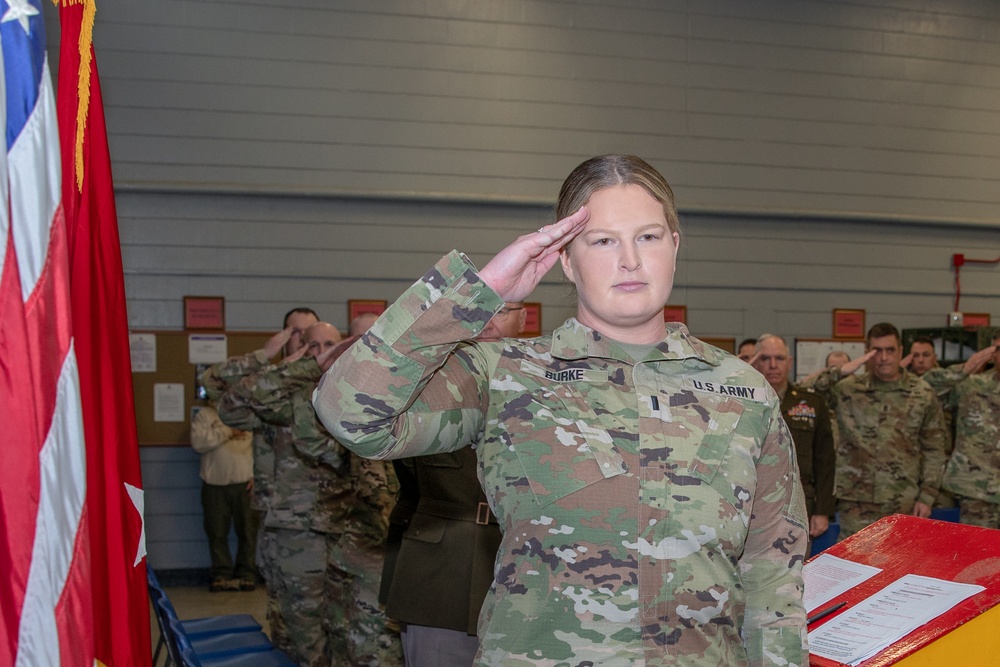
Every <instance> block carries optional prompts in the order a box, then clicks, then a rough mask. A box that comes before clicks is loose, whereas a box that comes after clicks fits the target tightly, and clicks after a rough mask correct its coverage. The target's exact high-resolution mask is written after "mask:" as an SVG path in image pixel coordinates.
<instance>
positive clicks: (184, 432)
mask: <svg viewBox="0 0 1000 667" xmlns="http://www.w3.org/2000/svg"><path fill="white" fill-rule="evenodd" d="M129 333H134V334H149V335H153V336H155V340H156V370H155V371H152V372H135V370H134V366H133V373H132V387H133V391H134V393H135V423H136V428H137V429H138V432H139V444H140V445H190V444H191V437H190V436H191V408H192V407H194V406H200V405H205V403H206V402H205V401H204V400H199V399H197V398H196V397H195V373H196V367H195V364H192V363H190V362H189V361H188V336H189V335H198V333H197V332H190V331H131V332H129ZM273 335H274V334H273V332H272V333H257V332H243V331H240V332H227V333H226V334H225V336H226V348H227V351H226V354H227V355H228V356H230V357H231V356H235V355H240V354H246V353H248V352H253V351H254V350H259V349H260V348H262V347H264V343H266V342H267V340H268V339H269V338H270V337H271V336H273ZM158 384H159V385H176V384H180V385H183V390H182V392H181V393H182V397H183V405H182V406H180V408H181V409H182V410H183V420H182V421H157V420H156V419H155V416H156V415H155V414H154V393H155V391H156V386H157V385H158ZM108 399H109V400H113V399H114V389H113V388H111V387H109V388H108Z"/></svg>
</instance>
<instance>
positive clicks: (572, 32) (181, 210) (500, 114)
mask: <svg viewBox="0 0 1000 667" xmlns="http://www.w3.org/2000/svg"><path fill="white" fill-rule="evenodd" d="M46 11H47V12H49V16H50V22H49V24H50V26H52V21H51V11H50V9H49V8H46ZM95 34H96V46H97V53H98V64H99V67H100V72H101V77H102V83H103V86H104V94H105V104H106V112H107V119H108V126H109V132H110V136H111V148H112V157H113V160H114V169H115V178H116V183H117V188H118V193H119V197H118V205H119V215H120V225H121V234H122V242H123V254H124V261H125V272H126V288H127V294H128V299H129V315H130V320H131V322H132V325H133V326H134V327H136V328H168V329H172V328H179V327H180V326H181V297H183V296H184V295H188V294H206V295H223V296H225V297H226V303H227V322H228V323H229V325H230V327H231V328H233V329H248V330H267V329H271V328H275V327H276V326H277V325H278V320H279V319H280V316H281V314H283V313H284V311H285V310H286V309H287V307H288V306H289V305H291V304H300V303H306V304H312V305H314V306H315V307H316V308H317V310H318V311H319V312H320V314H321V315H322V316H324V317H325V318H326V319H329V320H330V321H332V322H334V323H335V324H337V325H339V326H341V327H344V326H345V325H346V301H347V299H350V298H377V299H390V300H391V299H392V298H394V297H395V296H396V295H398V294H399V292H400V291H402V289H404V288H405V286H406V285H407V284H409V282H410V281H412V279H414V278H415V277H416V276H418V275H419V274H420V273H422V272H423V271H424V269H425V268H426V267H427V266H429V265H430V264H431V263H432V262H433V261H434V259H436V257H437V256H439V255H440V254H442V253H443V252H444V251H446V250H448V249H450V248H452V247H458V248H461V249H463V250H466V251H467V252H468V253H469V254H470V255H471V256H472V257H473V259H474V260H476V261H477V262H480V263H482V262H483V261H485V260H486V259H487V258H488V257H489V256H490V254H491V253H492V252H493V251H495V250H496V249H498V248H499V247H501V245H502V244H503V243H504V242H505V241H506V240H507V239H509V238H512V237H513V236H515V235H516V234H519V233H523V232H525V231H528V230H531V229H534V228H536V227H537V226H538V225H539V223H540V222H544V221H545V220H546V219H547V217H548V215H549V208H550V206H551V202H552V200H553V199H554V197H555V193H556V191H557V189H558V186H559V183H560V181H561V179H562V178H563V176H565V174H566V173H567V172H568V171H569V170H570V169H571V168H572V167H573V166H574V165H575V164H577V163H578V162H579V161H580V160H582V159H583V158H585V157H588V156H590V155H593V154H597V153H602V152H634V153H637V154H639V155H642V156H643V157H645V158H647V159H648V160H650V161H651V162H652V163H653V164H655V165H656V166H657V167H658V168H660V169H661V171H663V173H664V174H665V175H666V176H667V178H668V180H670V181H671V183H672V184H673V185H674V187H675V191H676V193H677V199H678V204H679V206H680V208H681V211H682V214H683V215H682V220H683V223H684V225H685V241H684V247H683V248H682V250H681V259H680V262H681V263H680V267H679V270H678V274H677V281H676V288H675V291H674V295H675V296H674V298H673V299H672V301H673V302H675V303H683V304H686V305H687V306H688V314H689V322H690V324H691V327H692V329H693V330H694V331H695V332H696V333H700V334H703V335H709V336H734V337H737V338H740V337H743V336H745V335H751V334H756V333H759V332H761V331H763V330H768V331H773V332H777V333H782V334H785V335H787V336H789V337H794V336H800V337H801V336H827V335H829V332H830V310H831V309H832V308H835V307H844V308H864V309H866V311H867V315H868V321H869V323H871V322H875V321H878V320H882V319H888V320H892V321H894V322H895V323H896V324H898V325H899V326H901V327H911V326H935V325H939V324H943V322H944V316H945V313H946V312H948V311H949V310H950V309H951V307H952V301H953V298H954V292H953V289H954V286H953V280H954V274H953V273H952V270H951V268H950V259H951V255H952V254H953V253H957V252H961V253H965V254H967V255H970V256H975V257H981V258H993V257H997V256H998V255H1000V234H998V230H1000V206H998V204H1000V168H998V167H1000V3H996V2H993V1H992V0H981V1H945V0H941V1H939V2H933V1H930V0H882V1H866V2H860V1H858V2H846V1H844V2H836V1H829V2H809V1H806V0H789V1H787V2H778V1H774V0H766V1H761V2H753V3H749V2H744V1H741V0H718V1H710V0H709V1H690V2H688V1H673V2H671V1H668V0H649V1H648V2H641V1H634V2H609V1H607V0H604V1H595V2H569V1H566V2H542V1H538V0H520V1H505V0H483V1H481V2H462V3H451V2H431V1H425V2H409V1H408V2H371V1H365V2H361V1H351V2H348V1H338V2H331V1H329V0H287V1H283V2H278V3H273V2H272V3H262V2H259V3H253V2H249V3H248V2H224V1H219V0H214V1H204V2H195V1H177V0H174V1H166V0H163V1H160V2H145V3H135V2H125V1H124V0H104V1H103V2H101V3H100V4H99V7H98V17H97V28H96V33H95ZM55 35H56V31H55V29H54V26H52V29H51V30H50V41H51V40H54V38H55ZM998 271H1000V269H998V268H997V267H979V266H966V267H965V268H964V269H963V274H962V284H963V294H964V296H963V300H962V308H963V309H964V310H968V311H979V312H983V311H986V312H992V313H993V315H994V321H996V320H998V319H1000V273H998ZM535 298H536V300H539V301H541V302H542V303H543V307H544V324H545V326H546V328H551V327H552V326H554V325H555V324H557V323H558V322H559V321H561V320H562V319H563V318H565V317H566V316H568V315H569V314H571V312H572V311H571V307H570V304H571V299H570V298H569V297H568V296H567V291H566V289H565V287H564V286H563V285H562V284H561V278H560V276H558V275H557V272H553V274H552V275H550V276H549V278H548V280H547V281H546V282H545V283H544V284H543V285H542V286H541V287H540V288H539V290H538V292H537V293H536V297H535ZM194 461H195V458H194V455H193V454H192V453H190V452H189V451H184V450H181V449H172V450H160V451H152V450H145V449H144V451H143V462H144V471H145V472H146V490H147V493H148V494H149V498H148V502H147V505H146V507H147V514H148V521H149V526H148V535H149V539H150V554H151V555H150V559H151V562H152V563H153V564H154V565H156V566H157V567H187V566H192V564H198V562H200V563H201V564H204V563H207V555H201V556H198V553H199V551H198V550H199V548H200V547H197V546H194V545H195V543H197V542H198V541H199V540H200V539H201V538H200V530H201V528H200V520H199V517H198V505H197V496H196V495H193V494H196V489H197V479H196V477H197V472H196V466H195V465H194ZM199 558H200V561H199Z"/></svg>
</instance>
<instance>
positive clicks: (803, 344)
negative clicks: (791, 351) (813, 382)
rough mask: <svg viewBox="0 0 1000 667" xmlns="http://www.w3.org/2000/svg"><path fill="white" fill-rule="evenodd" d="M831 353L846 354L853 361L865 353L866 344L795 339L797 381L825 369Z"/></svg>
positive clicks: (819, 339) (859, 341) (851, 341)
mask: <svg viewBox="0 0 1000 667" xmlns="http://www.w3.org/2000/svg"><path fill="white" fill-rule="evenodd" d="M831 352H846V353H847V354H848V355H850V357H851V359H857V358H858V357H860V356H862V355H863V354H864V353H865V342H864V341H861V340H858V341H853V340H833V339H821V338H805V339H798V338H796V339H795V381H796V382H801V381H802V378H804V377H806V376H808V375H811V374H813V373H815V372H816V371H820V370H823V369H824V368H825V366H824V364H825V363H826V356H827V355H828V354H830V353H831Z"/></svg>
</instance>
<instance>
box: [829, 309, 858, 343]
mask: <svg viewBox="0 0 1000 667" xmlns="http://www.w3.org/2000/svg"><path fill="white" fill-rule="evenodd" d="M833 337H834V338H864V337H865V311H863V310H856V309H850V308H834V309H833Z"/></svg>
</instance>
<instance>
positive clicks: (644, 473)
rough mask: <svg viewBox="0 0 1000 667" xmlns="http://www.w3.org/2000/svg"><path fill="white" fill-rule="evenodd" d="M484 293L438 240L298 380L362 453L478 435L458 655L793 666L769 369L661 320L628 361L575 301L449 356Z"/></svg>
mask: <svg viewBox="0 0 1000 667" xmlns="http://www.w3.org/2000/svg"><path fill="white" fill-rule="evenodd" d="M503 305H504V302H503V300H502V299H501V298H500V297H499V296H498V295H497V294H496V293H495V292H494V291H493V290H491V289H489V288H488V287H487V286H485V285H484V284H483V283H482V282H481V281H480V279H479V276H478V275H477V274H476V272H475V269H474V267H473V266H472V265H471V264H470V263H469V262H468V260H466V259H465V258H464V256H462V255H460V254H459V253H457V252H452V253H450V254H449V255H447V256H446V257H445V258H443V259H442V260H441V262H439V263H438V264H437V265H436V266H435V267H434V269H432V270H431V271H430V272H429V273H428V274H427V275H426V276H425V277H424V278H423V280H421V281H418V282H417V283H416V284H415V285H413V286H412V287H411V288H410V289H409V290H407V292H406V293H404V295H403V296H402V297H401V298H400V300H399V301H397V302H396V303H395V304H394V305H393V306H392V307H391V308H390V310H389V311H388V312H387V313H386V314H385V315H383V317H382V318H380V319H379V321H378V322H376V324H375V326H374V327H373V328H372V329H371V330H370V331H369V332H368V334H366V335H365V336H364V337H363V338H362V340H361V341H360V342H359V343H358V344H355V345H354V346H353V347H352V348H351V350H350V351H348V352H347V353H346V354H345V355H344V356H343V357H341V359H340V360H338V362H337V363H336V364H335V365H334V366H333V368H332V369H331V371H329V372H328V373H327V374H326V375H325V376H324V378H323V380H322V381H321V382H320V385H319V387H318V388H317V393H316V396H315V398H314V402H315V405H316V407H317V413H318V414H319V416H320V418H321V419H322V420H323V421H324V423H326V424H327V426H328V428H330V430H331V432H332V433H333V434H334V435H335V436H336V437H337V438H338V440H340V441H341V442H344V443H345V445H348V446H349V447H350V448H352V449H354V450H355V451H357V452H359V453H362V454H364V455H366V456H373V457H376V458H389V457H393V458H398V457H406V456H414V455H421V454H436V453H440V452H443V451H453V450H456V449H458V448H460V447H463V446H465V445H468V444H472V443H474V444H476V445H477V454H478V457H479V477H480V482H481V483H482V485H483V488H484V490H485V491H486V495H487V497H488V498H489V501H490V505H491V508H492V510H493V512H494V514H495V515H496V517H497V518H498V520H499V522H500V526H501V528H502V530H503V533H504V534H503V542H502V544H501V547H500V550H499V552H498V554H497V562H496V567H495V581H494V584H493V587H492V589H491V592H490V595H488V596H487V599H486V601H485V602H484V606H483V611H482V614H481V616H480V627H479V636H480V640H481V642H482V643H481V646H480V651H479V655H478V656H477V662H478V664H479V665H583V664H602V665H634V664H645V665H647V666H649V667H654V666H660V665H678V664H680V665H695V664H697V665H707V664H712V665H723V664H726V665H747V664H749V665H764V664H786V665H787V664H794V665H800V666H804V665H806V664H807V663H808V652H807V650H806V646H805V644H806V635H805V615H804V611H803V609H802V599H801V596H802V579H801V564H802V560H803V554H804V551H805V547H806V530H805V507H804V503H803V496H802V490H801V485H800V484H799V480H798V471H797V467H796V464H795V459H794V455H793V454H792V443H791V438H790V436H789V434H788V430H787V428H786V427H785V424H784V422H783V421H782V419H781V415H780V412H779V409H778V401H777V397H776V396H775V394H774V391H773V390H772V389H771V387H770V386H769V385H768V384H767V383H766V382H765V381H764V379H763V378H762V377H761V376H760V375H759V374H757V373H756V372H755V371H753V370H752V369H750V368H749V367H748V366H746V365H745V364H743V363H742V362H740V361H738V360H736V359H735V358H734V357H732V356H730V355H727V354H725V353H723V352H721V351H719V350H717V349H715V348H712V347H710V346H708V345H705V344H704V343H702V342H700V341H698V340H697V339H695V338H693V337H691V336H690V335H689V334H688V333H687V331H686V329H684V327H683V326H679V325H670V331H669V333H668V336H667V338H665V339H664V340H663V341H662V342H661V343H659V344H657V345H656V346H655V347H651V352H650V353H649V354H648V356H646V357H645V358H644V359H642V360H641V361H640V362H638V363H635V362H633V361H632V360H631V357H630V356H629V355H628V354H627V353H626V352H625V351H624V350H623V349H622V348H621V347H620V346H619V345H618V344H616V343H615V342H614V341H612V340H609V339H607V338H605V337H603V336H601V335H600V334H599V333H598V332H596V331H593V330H591V329H588V328H587V327H584V326H583V325H581V324H580V323H578V322H577V321H576V320H574V319H570V320H569V321H567V322H566V324H565V325H563V326H562V327H561V328H559V329H557V330H556V331H555V332H554V333H553V334H552V335H551V336H543V337H540V338H536V339H533V340H524V341H522V340H514V339H508V340H505V341H502V342H498V343H479V344H474V345H470V346H463V347H462V349H461V350H457V351H455V353H454V354H452V351H453V350H454V348H455V346H456V344H457V343H458V342H459V341H460V340H463V339H471V338H473V337H475V336H476V335H477V334H478V333H479V331H481V330H482V328H483V326H485V324H486V323H487V322H488V321H489V319H490V318H491V317H492V316H493V314H494V313H496V312H497V311H499V310H500V308H502V307H503Z"/></svg>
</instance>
